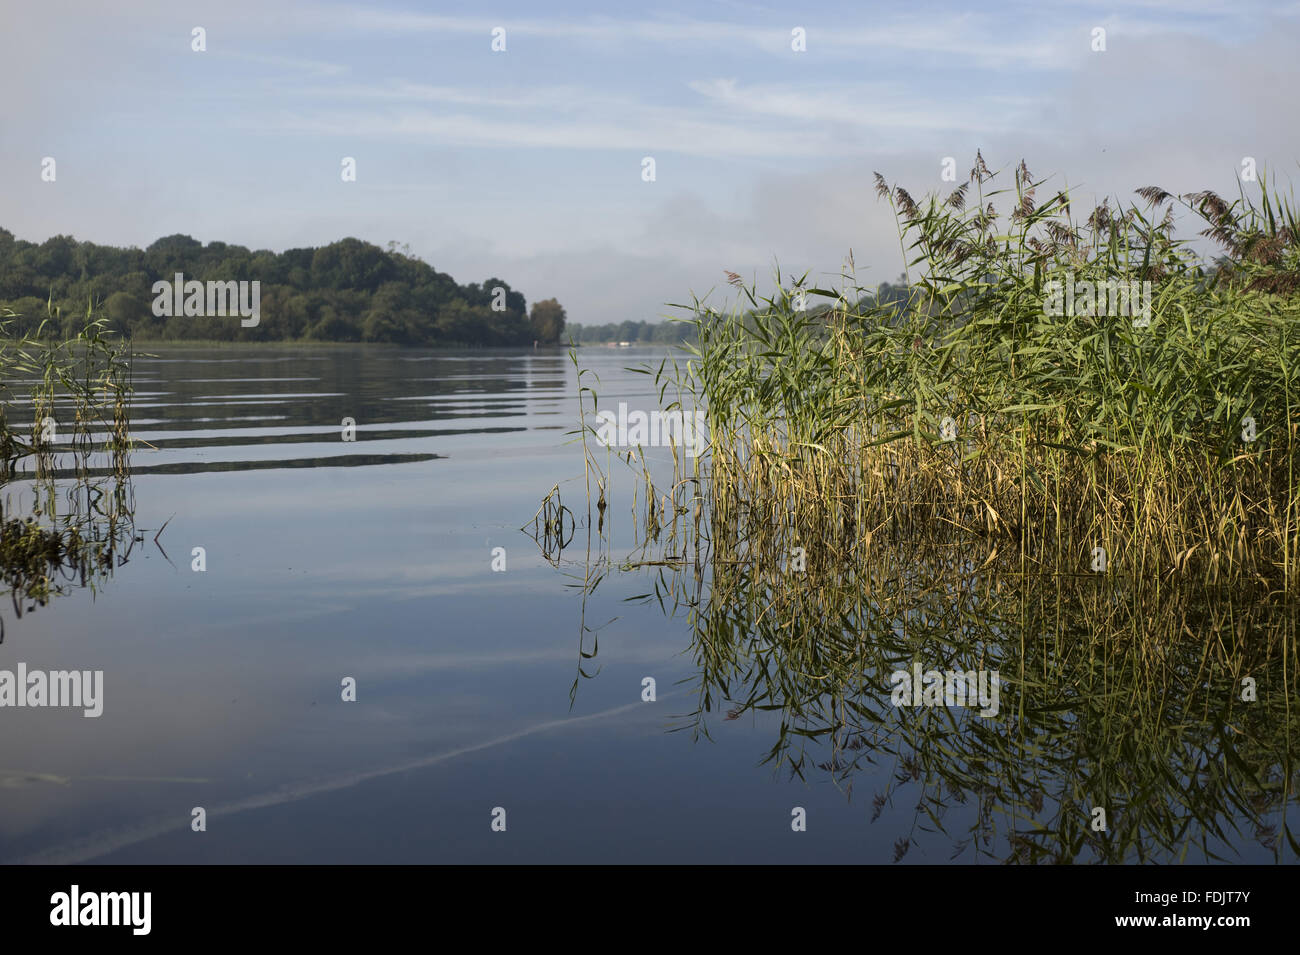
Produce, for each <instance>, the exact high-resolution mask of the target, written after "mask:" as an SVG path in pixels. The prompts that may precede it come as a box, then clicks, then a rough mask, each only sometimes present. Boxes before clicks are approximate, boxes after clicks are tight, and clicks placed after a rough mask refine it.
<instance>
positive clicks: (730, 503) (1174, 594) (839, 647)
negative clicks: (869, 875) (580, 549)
mask: <svg viewBox="0 0 1300 955" xmlns="http://www.w3.org/2000/svg"><path fill="white" fill-rule="evenodd" d="M677 488H678V491H679V492H681V494H682V497H683V499H682V500H677V501H667V500H661V504H660V506H659V507H658V509H657V513H659V514H661V515H668V516H669V517H670V518H671V516H672V515H673V514H674V513H676V514H677V515H678V518H676V519H673V522H672V525H671V526H670V527H669V528H667V529H665V530H664V532H663V534H664V535H665V536H664V538H663V539H664V540H665V541H667V543H666V544H665V546H664V550H665V552H666V553H665V554H662V555H655V554H644V553H643V554H642V555H641V556H642V557H644V558H645V559H644V560H640V561H638V562H636V563H635V564H633V565H631V566H630V567H625V569H634V570H635V571H636V572H638V573H641V574H647V575H651V576H652V577H653V579H654V593H653V594H651V595H647V596H646V597H645V598H644V599H645V601H647V602H657V603H659V604H660V605H661V606H663V607H664V610H665V612H666V613H668V614H669V615H676V614H677V612H678V608H683V609H685V610H686V611H687V612H688V614H689V625H690V627H691V631H692V643H691V653H692V654H693V658H694V663H695V668H696V670H697V672H698V678H697V680H696V692H697V700H696V705H695V707H694V708H693V711H692V712H691V713H689V714H688V715H687V716H686V717H685V718H684V719H683V722H682V724H681V727H680V728H682V729H687V730H690V731H691V732H692V733H693V734H694V735H695V736H696V737H699V736H704V737H708V736H709V734H710V731H711V729H714V727H711V725H710V721H711V719H713V718H714V717H715V715H716V714H719V713H724V714H725V719H728V720H730V719H738V718H740V717H742V716H745V715H750V716H751V717H753V718H754V719H756V720H757V721H758V724H759V725H766V723H767V721H769V720H771V721H772V722H773V723H774V727H775V729H774V733H775V741H774V742H773V744H772V746H771V748H770V750H769V751H768V752H767V753H766V755H765V757H764V760H763V761H764V762H766V763H769V764H770V765H772V767H773V768H774V769H776V770H779V771H783V772H787V773H789V774H791V775H793V776H797V777H800V778H805V779H807V778H810V777H811V774H812V773H813V772H814V771H815V772H817V773H820V774H824V776H828V777H830V778H831V779H832V780H834V782H835V783H836V785H838V786H839V787H840V788H841V789H842V790H843V791H844V792H845V793H846V794H847V795H848V796H849V797H850V798H851V797H852V795H853V784H854V780H855V779H858V778H861V777H862V776H863V775H864V774H865V773H866V771H868V770H872V773H871V775H872V777H873V778H875V779H879V778H880V776H879V774H880V768H881V767H888V768H889V773H888V776H887V779H888V782H887V783H886V785H884V786H883V788H881V789H880V790H879V791H877V792H874V793H873V794H872V809H871V816H870V818H871V820H872V821H873V822H874V821H875V820H876V818H878V817H880V816H881V815H882V814H884V813H885V812H887V811H888V812H890V813H891V814H898V813H902V814H903V815H904V817H905V821H904V824H903V828H904V831H905V832H906V834H905V835H904V836H903V838H902V839H900V841H899V842H898V844H897V845H896V846H895V858H896V859H897V858H902V857H903V856H904V855H906V854H907V853H908V851H910V850H911V849H912V848H913V847H914V846H925V847H927V848H929V846H930V845H931V844H932V842H933V840H935V839H936V838H942V839H944V840H946V842H947V843H948V844H949V845H950V846H951V850H952V853H953V856H954V858H957V857H963V856H964V857H965V858H968V859H970V858H979V857H986V858H995V859H1000V860H1003V861H1016V862H1066V861H1089V860H1093V861H1106V862H1120V861H1127V862H1131V861H1181V860H1184V859H1189V858H1194V859H1217V858H1221V857H1226V858H1228V859H1231V858H1233V847H1234V846H1236V845H1239V844H1240V843H1241V842H1242V841H1243V840H1248V839H1253V840H1255V841H1256V842H1258V843H1259V844H1261V845H1263V846H1265V847H1267V848H1268V849H1269V850H1271V851H1272V852H1273V853H1274V854H1275V856H1276V857H1277V858H1278V859H1279V860H1281V859H1284V858H1287V857H1288V856H1290V857H1292V858H1294V856H1296V855H1300V846H1298V845H1297V840H1296V835H1295V833H1294V831H1293V830H1292V829H1289V828H1288V827H1287V822H1286V816H1285V813H1286V810H1287V808H1288V806H1293V804H1294V803H1295V801H1296V796H1295V794H1296V792H1297V787H1300V775H1297V774H1296V771H1295V769H1294V767H1293V763H1292V760H1293V757H1294V753H1295V742H1294V741H1295V739H1296V735H1297V731H1298V730H1300V713H1298V712H1295V709H1296V708H1295V707H1293V706H1292V705H1291V704H1292V701H1293V699H1294V697H1295V694H1296V690H1297V677H1296V672H1295V665H1294V659H1295V652H1296V643H1297V641H1296V636H1297V620H1296V618H1295V614H1294V611H1293V610H1289V609H1288V608H1287V607H1285V606H1284V605H1282V604H1280V603H1279V602H1277V601H1275V600H1273V599H1270V598H1269V597H1268V596H1267V595H1266V594H1262V593H1246V592H1244V591H1243V590H1241V589H1237V590H1234V591H1233V592H1230V593H1228V592H1222V591H1215V590H1211V589H1207V588H1205V587H1204V586H1203V585H1200V584H1191V583H1185V582H1183V581H1181V580H1180V579H1178V578H1177V577H1172V578H1167V579H1164V580H1161V581H1159V582H1156V581H1123V580H1119V579H1117V578H1111V577H1104V576H1094V575H1085V576H1078V575H1074V574H1071V573H1068V572H1062V571H1061V569H1060V568H1059V567H1056V566H1054V565H1048V564H1044V565H1043V566H1037V565H1035V564H1034V563H1033V562H1032V561H1031V560H1030V559H1029V558H1028V557H1025V556H1023V555H1020V554H1011V553H1007V554H1003V555H1001V556H999V555H998V554H997V553H996V551H995V552H993V553H991V554H987V555H986V554H985V553H983V552H981V553H979V554H978V555H973V554H972V553H971V544H970V540H969V538H959V537H957V536H956V535H944V534H942V533H940V532H938V531H935V532H930V533H918V534H914V535H913V536H912V537H910V538H909V539H907V540H900V539H888V538H887V539H880V538H879V537H878V538H877V539H874V540H872V539H871V536H870V535H868V534H863V535H862V536H861V540H864V541H866V543H865V545H863V546H859V547H837V546H836V545H835V544H832V543H831V542H832V541H833V540H838V541H840V542H841V543H842V540H841V538H840V537H839V536H837V534H835V533H831V532H830V531H829V529H822V530H821V531H819V530H818V529H817V528H814V527H810V526H808V522H807V521H806V520H804V518H803V517H802V516H795V515H793V514H790V513H789V512H787V511H783V510H782V509H781V508H780V507H779V506H778V505H777V503H776V502H770V501H768V502H755V501H753V500H751V501H747V502H744V503H743V504H741V503H738V502H737V501H736V500H734V499H729V498H725V497H719V495H717V494H716V493H715V494H714V497H713V499H712V500H709V501H707V502H703V501H701V500H700V499H698V498H691V499H689V500H687V499H685V496H686V495H687V494H688V493H690V486H689V485H687V484H682V485H678V486H677ZM704 503H707V506H706V507H705V508H704V512H705V515H706V516H705V517H704V518H703V519H701V517H700V512H701V509H700V507H699V506H697V505H700V504H704ZM692 513H693V514H694V515H695V516H694V519H693V520H692V518H691V517H689V516H684V515H690V514H692ZM649 536H652V537H653V536H655V535H649ZM809 541H812V542H814V543H813V544H806V542H809ZM800 542H805V545H806V569H805V570H804V571H803V572H802V573H799V572H797V571H794V570H792V569H790V558H791V555H792V553H793V549H794V548H795V547H796V546H800ZM816 542H822V544H823V546H818V544H817V543H816ZM984 546H985V547H987V546H988V545H984ZM668 551H671V553H667V552H668ZM664 557H666V558H667V559H656V558H664ZM701 564H702V565H703V567H704V568H705V572H704V573H700V572H699V568H700V566H701ZM588 576H591V575H588ZM603 576H604V575H603V574H601V575H600V576H599V578H597V579H601V578H603ZM637 589H638V590H640V589H645V588H643V587H638V588H637ZM914 661H919V662H920V663H921V664H922V666H923V668H924V669H926V670H931V669H934V670H960V671H969V670H976V671H978V670H981V669H987V670H992V669H996V670H997V671H998V673H999V676H1000V679H1001V692H1000V701H999V707H1000V712H999V713H998V715H997V716H996V717H994V718H989V719H984V718H981V717H980V716H979V715H978V714H977V712H976V710H974V709H962V708H947V707H942V706H940V707H934V708H928V707H924V706H922V707H916V708H907V707H895V706H894V705H893V704H892V703H891V699H890V674H891V673H893V672H894V671H895V670H906V669H910V668H911V667H912V665H913V662H914ZM1247 677H1249V678H1252V679H1253V680H1254V681H1255V683H1256V685H1257V687H1258V689H1257V693H1258V698H1257V700H1255V701H1253V702H1244V701H1243V700H1242V694H1243V680H1244V679H1245V678H1247ZM1095 807H1101V808H1104V809H1105V810H1106V829H1105V831H1094V830H1093V828H1092V825H1091V824H1092V821H1093V817H1092V815H1091V811H1092V810H1093V809H1094V808H1095ZM906 817H910V820H911V821H910V823H908V822H906Z"/></svg>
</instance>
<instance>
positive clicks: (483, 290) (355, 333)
mask: <svg viewBox="0 0 1300 955" xmlns="http://www.w3.org/2000/svg"><path fill="white" fill-rule="evenodd" d="M177 273H181V274H183V275H184V277H185V280H186V281H190V280H197V281H200V282H209V281H213V282H231V281H249V282H253V281H256V282H259V283H260V294H261V305H260V311H261V315H262V319H261V321H260V322H259V323H258V324H257V325H256V326H255V327H243V326H242V325H241V323H240V321H239V320H238V319H237V318H229V317H217V316H204V317H195V316H185V315H173V316H158V315H155V314H154V308H153V303H154V301H155V299H156V298H157V297H158V296H157V292H156V291H155V289H154V285H155V283H157V282H160V281H165V282H171V281H173V280H174V279H175V276H176V274H177ZM88 306H92V307H93V308H94V311H95V312H96V314H97V315H99V316H100V317H102V318H104V319H106V320H107V322H108V324H109V327H110V328H111V329H112V330H113V331H116V332H118V333H119V334H121V335H123V336H125V337H130V338H141V339H155V340H158V339H165V340H183V339H206V340H219V341H298V340H304V341H338V342H389V343H394V344H403V345H439V346H479V347H493V346H496V347H509V346H520V345H526V346H531V345H532V344H533V343H534V342H537V343H539V344H546V345H549V344H557V343H559V342H560V341H561V340H562V336H563V334H564V325H565V314H564V308H563V307H562V306H561V305H560V303H559V302H557V301H556V300H555V299H553V298H552V299H546V300H543V301H539V302H534V303H533V306H532V309H531V311H530V310H529V309H528V307H527V302H526V300H525V299H524V296H523V294H522V293H521V292H518V291H515V290H514V289H512V288H511V287H510V285H509V284H508V283H507V282H505V281H503V280H501V279H498V278H495V277H493V278H489V279H487V280H485V281H484V282H482V283H470V284H468V285H461V284H459V283H458V282H456V280H455V279H453V278H452V277H451V276H450V275H447V274H446V273H444V272H439V271H437V270H435V269H434V268H433V267H432V266H430V265H429V264H428V263H426V262H424V261H422V260H421V259H419V258H418V257H417V256H414V255H412V254H411V253H410V248H409V246H408V247H404V248H402V249H399V248H398V246H397V244H396V243H389V245H388V248H387V249H384V248H380V247H379V246H377V245H373V244H372V243H369V242H363V241H361V240H360V239H353V238H348V239H341V240H340V241H338V242H333V243H331V244H329V245H325V246H321V247H319V248H305V249H287V250H285V251H284V252H279V253H276V252H271V251H268V250H265V249H259V250H250V249H248V248H245V247H244V246H240V245H228V244H227V243H225V242H209V243H207V244H206V245H204V244H203V243H201V242H199V241H198V240H196V239H194V238H191V237H190V236H188V235H180V234H177V235H170V236H166V237H164V238H161V239H159V240H157V241H156V242H154V243H153V244H152V245H150V246H149V247H148V248H146V249H138V248H117V247H115V246H108V245H98V244H96V243H93V242H78V241H77V240H76V239H74V238H72V237H71V236H65V235H57V236H54V237H53V238H51V239H48V240H46V241H45V242H42V243H35V242H27V241H24V240H22V239H16V238H14V235H13V233H11V232H9V231H7V230H5V229H0V315H4V314H5V309H8V310H9V311H11V312H13V313H15V317H13V318H11V320H10V326H9V328H7V329H6V334H9V335H33V334H36V333H37V331H38V329H39V328H40V326H41V323H42V322H46V332H47V333H53V334H59V333H62V334H65V335H72V334H76V332H78V331H80V330H81V328H82V327H83V326H84V323H85V317H86V311H87V307H88ZM565 340H567V337H566V339H565Z"/></svg>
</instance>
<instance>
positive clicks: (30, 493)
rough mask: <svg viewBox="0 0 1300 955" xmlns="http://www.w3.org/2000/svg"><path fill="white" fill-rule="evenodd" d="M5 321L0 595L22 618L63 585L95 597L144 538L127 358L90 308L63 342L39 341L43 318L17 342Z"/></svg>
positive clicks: (4, 317)
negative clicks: (134, 474) (137, 508)
mask: <svg viewBox="0 0 1300 955" xmlns="http://www.w3.org/2000/svg"><path fill="white" fill-rule="evenodd" d="M51 308H52V306H51ZM12 317H13V316H12V314H10V313H6V314H0V585H3V588H4V591H5V592H7V593H8V595H9V597H10V600H11V602H12V605H13V608H14V613H15V615H16V616H18V617H21V616H22V614H23V613H24V612H27V611H31V610H34V609H36V608H37V607H39V606H44V605H45V604H47V603H48V602H49V600H50V599H51V598H52V597H54V596H58V595H60V594H65V593H68V592H70V591H71V590H72V589H73V588H74V587H89V588H91V589H92V590H94V589H96V588H97V587H98V586H99V585H100V584H101V583H102V582H103V581H104V580H105V579H106V578H107V577H108V576H110V575H111V574H112V572H113V570H114V569H115V568H116V567H118V566H120V565H121V564H123V563H125V562H126V561H128V560H129V559H130V556H131V552H132V550H133V548H134V546H135V544H136V543H138V542H140V541H142V540H143V537H141V536H139V535H138V534H136V532H135V526H134V519H133V514H134V495H133V490H132V485H131V482H130V475H129V460H128V457H129V451H130V449H131V445H132V438H131V435H130V421H129V402H130V397H131V392H132V384H131V368H130V361H129V356H128V354H127V350H126V348H125V347H124V346H123V344H122V343H121V342H120V341H117V340H115V339H114V338H112V337H111V336H110V335H109V334H108V333H107V332H106V330H105V327H104V322H103V321H102V320H100V319H97V318H95V316H94V314H93V312H92V311H91V310H87V314H86V322H85V326H84V328H83V329H82V331H81V332H80V333H78V334H77V335H75V336H73V337H70V338H50V337H47V336H46V334H45V333H46V331H47V330H48V329H49V328H58V327H59V324H60V323H59V322H58V321H57V319H58V315H57V314H54V313H53V312H52V313H51V315H50V316H49V319H50V320H52V321H48V323H43V324H42V325H41V326H40V327H39V328H38V329H37V331H36V332H35V333H34V334H32V335H28V336H21V337H13V336H11V335H9V331H10V329H11V327H12V325H11V321H10V320H11V319H12ZM24 422H29V424H24ZM3 639H4V621H3V620H2V619H0V641H2V640H3Z"/></svg>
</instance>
